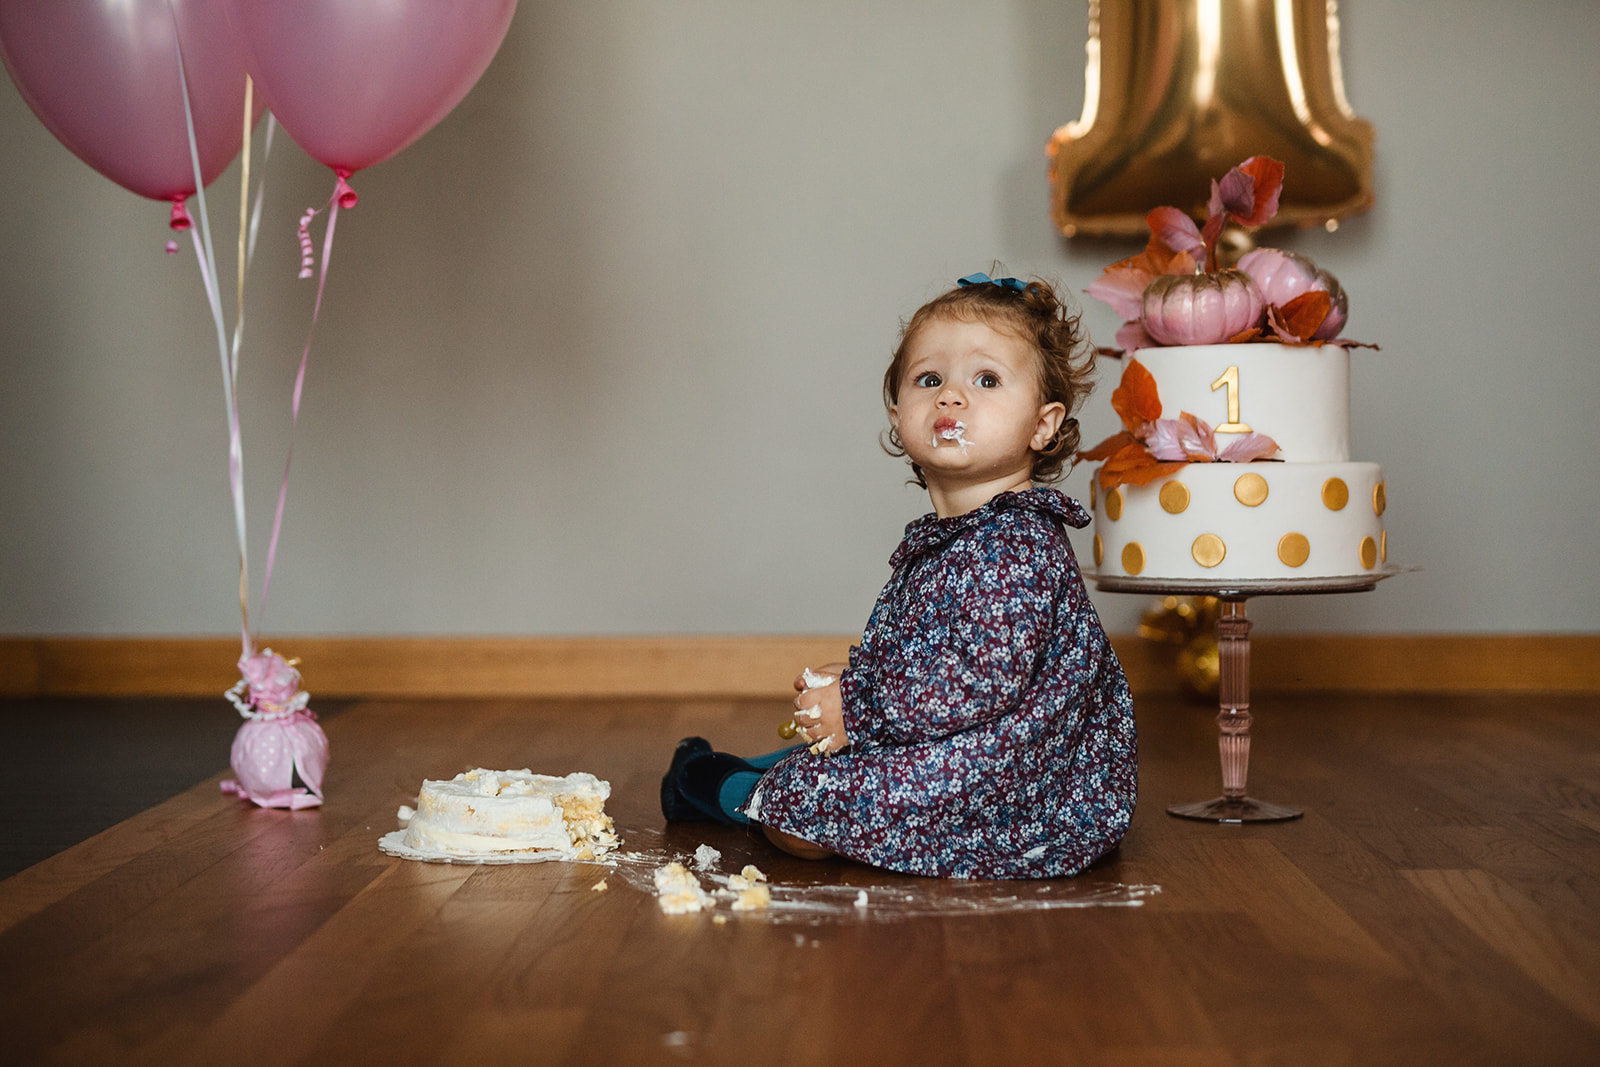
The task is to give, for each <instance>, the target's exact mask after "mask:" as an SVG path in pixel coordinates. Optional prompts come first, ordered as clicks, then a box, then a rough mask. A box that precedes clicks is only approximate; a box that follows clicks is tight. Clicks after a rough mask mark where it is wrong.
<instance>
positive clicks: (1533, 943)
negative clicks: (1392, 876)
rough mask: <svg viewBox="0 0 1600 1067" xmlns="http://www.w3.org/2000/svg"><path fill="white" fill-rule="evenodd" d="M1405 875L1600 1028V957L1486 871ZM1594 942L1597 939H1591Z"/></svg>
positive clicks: (1495, 949)
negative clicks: (1579, 947)
mask: <svg viewBox="0 0 1600 1067" xmlns="http://www.w3.org/2000/svg"><path fill="white" fill-rule="evenodd" d="M1405 878H1406V880H1407V881H1409V882H1411V883H1412V884H1413V885H1415V886H1417V887H1418V888H1419V889H1421V890H1422V891H1423V892H1425V893H1427V894H1429V895H1430V896H1432V897H1433V898H1434V899H1435V900H1437V901H1438V902H1439V903H1440V904H1442V905H1444V907H1445V909H1446V910H1447V911H1448V912H1449V913H1450V914H1451V915H1452V916H1454V917H1455V918H1456V919H1457V920H1459V921H1460V922H1461V924H1462V925H1463V926H1465V927H1466V928H1467V929H1469V930H1471V931H1472V932H1473V933H1474V934H1476V935H1477V936H1478V937H1480V938H1482V939H1483V941H1484V943H1485V944H1487V945H1488V946H1489V947H1490V948H1492V949H1494V951H1495V952H1496V953H1498V954H1499V955H1500V956H1501V957H1503V958H1504V959H1505V960H1506V961H1507V962H1509V963H1511V964H1512V965H1513V966H1515V967H1516V968H1517V970H1519V971H1521V972H1522V973H1523V974H1525V975H1527V976H1528V977H1529V978H1531V979H1533V981H1535V982H1537V983H1538V984H1539V987H1540V988H1542V989H1543V990H1544V991H1545V992H1547V993H1549V994H1550V995H1551V996H1552V997H1554V998H1555V999H1556V1000H1557V1001H1559V1002H1560V1003H1561V1004H1563V1005H1565V1006H1566V1007H1567V1008H1568V1010H1570V1011H1572V1012H1573V1013H1574V1014H1575V1015H1577V1016H1578V1017H1579V1018H1581V1019H1583V1020H1584V1021H1585V1022H1587V1023H1588V1024H1589V1025H1590V1026H1594V1027H1600V958H1597V957H1596V956H1594V955H1593V954H1589V953H1575V952H1574V951H1573V950H1572V945H1573V940H1572V939H1571V937H1570V936H1569V933H1570V931H1568V930H1564V929H1562V928H1561V927H1560V926H1558V925H1556V924H1554V923H1552V922H1551V921H1550V920H1549V918H1548V916H1547V915H1546V913H1545V911H1544V910H1543V909H1541V908H1540V907H1539V906H1538V905H1537V904H1535V903H1534V902H1533V901H1532V900H1530V899H1528V898H1527V897H1526V896H1524V895H1523V894H1521V893H1519V892H1517V891H1516V890H1515V889H1513V888H1512V887H1511V886H1509V885H1507V884H1506V883H1505V882H1504V881H1502V880H1501V879H1499V878H1496V877H1495V876H1494V875H1492V874H1490V873H1489V872H1487V871H1480V870H1464V871H1406V872H1405ZM1591 944H1592V942H1591Z"/></svg>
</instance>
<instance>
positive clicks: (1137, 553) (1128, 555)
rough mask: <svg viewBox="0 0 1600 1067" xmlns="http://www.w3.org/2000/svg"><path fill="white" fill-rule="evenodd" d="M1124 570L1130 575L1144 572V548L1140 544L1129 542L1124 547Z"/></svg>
mask: <svg viewBox="0 0 1600 1067" xmlns="http://www.w3.org/2000/svg"><path fill="white" fill-rule="evenodd" d="M1122 569H1123V570H1125V571H1127V572H1128V573H1129V574H1138V573H1139V572H1141V571H1143V570H1144V546H1143V545H1141V544H1140V543H1139V542H1137V541H1129V542H1128V543H1127V544H1125V545H1123V546H1122Z"/></svg>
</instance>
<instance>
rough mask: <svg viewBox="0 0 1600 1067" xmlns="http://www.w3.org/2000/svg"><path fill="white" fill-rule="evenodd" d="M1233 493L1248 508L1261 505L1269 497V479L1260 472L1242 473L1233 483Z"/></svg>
mask: <svg viewBox="0 0 1600 1067" xmlns="http://www.w3.org/2000/svg"><path fill="white" fill-rule="evenodd" d="M1233 495H1234V499H1236V500H1238V501H1239V503H1241V504H1243V505H1244V506H1245V507H1247V508H1253V507H1259V506H1260V505H1261V503H1262V501H1264V500H1266V499H1267V480H1266V479H1265V478H1263V477H1261V475H1259V474H1241V475H1239V480H1238V481H1236V482H1234V483H1233Z"/></svg>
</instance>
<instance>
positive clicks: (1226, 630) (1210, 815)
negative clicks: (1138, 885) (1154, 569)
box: [1091, 566, 1401, 823]
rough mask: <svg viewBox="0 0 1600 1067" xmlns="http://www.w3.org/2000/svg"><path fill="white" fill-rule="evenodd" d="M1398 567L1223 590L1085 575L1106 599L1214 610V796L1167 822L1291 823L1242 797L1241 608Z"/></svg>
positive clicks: (1235, 584) (1244, 690)
mask: <svg viewBox="0 0 1600 1067" xmlns="http://www.w3.org/2000/svg"><path fill="white" fill-rule="evenodd" d="M1400 571H1401V568H1399V567H1392V566H1391V567H1384V568H1382V569H1379V570H1373V571H1369V572H1367V573H1366V574H1353V575H1341V576H1338V577H1331V578H1249V579H1244V578H1241V579H1235V580H1233V581H1231V582H1229V581H1223V580H1220V579H1219V580H1214V581H1213V580H1208V579H1203V578H1199V579H1183V578H1130V577H1127V576H1126V575H1091V577H1092V578H1093V580H1094V583H1095V585H1096V586H1098V587H1099V588H1100V589H1103V590H1104V591H1106V592H1108V593H1143V594H1145V595H1153V596H1214V597H1216V598H1217V599H1218V600H1220V601H1221V602H1222V616H1221V617H1220V618H1219V619H1217V659H1218V668H1219V670H1218V675H1219V677H1218V682H1219V690H1220V692H1219V693H1218V698H1219V700H1218V703H1219V704H1220V709H1219V710H1218V712H1217V729H1218V730H1219V732H1220V736H1219V737H1218V738H1217V747H1218V749H1219V750H1220V751H1221V756H1222V795H1221V796H1219V797H1213V798H1212V799H1210V800H1198V801H1195V802H1194V803H1192V804H1173V805H1170V806H1169V807H1168V808H1167V814H1169V815H1176V816H1178V817H1179V818H1183V819H1198V820H1200V821H1202V822H1239V823H1243V822H1281V821H1283V820H1285V819H1298V818H1299V817H1300V816H1301V815H1303V814H1304V812H1303V811H1301V809H1299V808H1296V807H1290V806H1289V805H1287V804H1269V803H1267V802H1266V801H1264V800H1257V799H1255V798H1254V797H1251V796H1248V795H1246V793H1245V778H1246V776H1247V775H1248V774H1249V771H1250V722H1251V717H1250V620H1249V619H1248V618H1246V617H1245V612H1244V605H1245V601H1246V600H1248V599H1249V598H1250V597H1253V596H1289V595H1295V594H1306V593H1365V592H1369V591H1370V590H1372V589H1373V588H1375V587H1376V586H1377V584H1378V583H1379V582H1381V581H1382V580H1383V579H1385V578H1388V577H1391V576H1392V575H1395V574H1399V573H1400Z"/></svg>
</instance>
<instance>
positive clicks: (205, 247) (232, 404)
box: [172, 12, 252, 656]
mask: <svg viewBox="0 0 1600 1067" xmlns="http://www.w3.org/2000/svg"><path fill="white" fill-rule="evenodd" d="M172 34H173V37H174V39H175V40H176V41H177V45H178V47H177V54H178V85H179V88H180V89H181V90H182V96H183V121H184V125H185V127H186V128H187V130H188V134H189V162H190V164H191V165H192V166H193V168H194V191H195V199H196V201H197V206H198V207H199V215H200V226H199V233H197V234H195V238H194V246H195V255H196V257H197V258H198V259H199V260H200V274H201V278H202V280H203V281H204V283H205V288H206V300H207V302H208V303H209V304H210V305H211V318H212V321H213V323H214V324H215V325H216V328H217V352H218V354H219V355H220V357H221V360H222V399H223V403H224V404H225V405H226V407H227V412H228V482H229V486H230V488H231V490H232V494H233V526H234V533H235V536H236V537H237V539H238V542H239V620H240V622H239V639H240V643H241V644H242V646H243V652H242V656H249V655H250V653H251V651H252V649H251V641H250V606H249V590H250V561H249V552H248V549H247V542H246V539H245V519H244V445H243V440H242V438H241V435H240V432H239V396H238V390H237V388H236V385H237V379H236V370H237V368H236V367H235V365H234V364H233V361H232V360H230V358H229V351H228V338H227V333H228V328H227V323H226V322H224V321H223V316H222V295H221V290H222V286H221V283H220V282H219V281H218V279H217V270H216V262H217V257H216V252H215V250H214V249H213V247H212V244H211V219H210V213H209V212H208V211H207V210H206V190H205V181H204V179H203V178H202V176H201V173H200V146H199V142H198V141H197V140H196V138H195V132H194V109H193V108H192V107H191V105H190V102H189V80H188V77H187V76H186V74H185V73H184V64H183V38H182V37H181V36H180V35H179V34H178V16H177V13H176V12H173V13H172ZM191 232H193V231H192V230H191Z"/></svg>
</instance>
